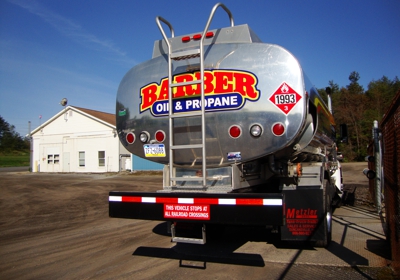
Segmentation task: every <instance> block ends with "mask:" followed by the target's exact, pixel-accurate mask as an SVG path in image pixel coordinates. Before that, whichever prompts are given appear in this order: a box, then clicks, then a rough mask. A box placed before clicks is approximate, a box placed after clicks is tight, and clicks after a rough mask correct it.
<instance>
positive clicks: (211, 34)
mask: <svg viewBox="0 0 400 280" xmlns="http://www.w3.org/2000/svg"><path fill="white" fill-rule="evenodd" d="M211 37H214V32H212V31H209V32H207V34H206V38H211Z"/></svg>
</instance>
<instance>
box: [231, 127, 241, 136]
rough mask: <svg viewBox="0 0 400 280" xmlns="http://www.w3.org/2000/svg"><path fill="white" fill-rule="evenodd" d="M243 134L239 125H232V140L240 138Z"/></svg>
mask: <svg viewBox="0 0 400 280" xmlns="http://www.w3.org/2000/svg"><path fill="white" fill-rule="evenodd" d="M241 134H242V129H241V128H240V126H238V125H232V126H231V127H230V128H229V135H230V136H231V137H232V138H238V137H239V136H240V135H241Z"/></svg>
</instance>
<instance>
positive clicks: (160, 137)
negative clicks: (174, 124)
mask: <svg viewBox="0 0 400 280" xmlns="http://www.w3.org/2000/svg"><path fill="white" fill-rule="evenodd" d="M155 138H156V140H157V142H164V140H165V132H164V131H162V130H157V131H156V133H155Z"/></svg>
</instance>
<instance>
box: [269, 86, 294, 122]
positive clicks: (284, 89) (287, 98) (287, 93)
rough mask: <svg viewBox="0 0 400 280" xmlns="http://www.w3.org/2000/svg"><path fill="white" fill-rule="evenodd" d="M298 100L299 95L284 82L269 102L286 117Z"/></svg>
mask: <svg viewBox="0 0 400 280" xmlns="http://www.w3.org/2000/svg"><path fill="white" fill-rule="evenodd" d="M300 99H301V95H300V94H298V93H297V92H296V91H295V90H294V89H292V88H291V87H290V86H289V85H288V84H287V83H285V82H283V83H282V84H281V85H280V86H279V87H278V89H277V90H276V91H275V92H274V93H273V94H272V95H271V97H270V98H269V100H270V101H271V102H272V103H274V105H275V106H276V107H278V108H279V109H281V111H282V112H283V113H285V114H286V115H287V114H289V112H290V111H291V110H292V108H293V107H294V106H295V105H296V104H297V102H299V101H300Z"/></svg>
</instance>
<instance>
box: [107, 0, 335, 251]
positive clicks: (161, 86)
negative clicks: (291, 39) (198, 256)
mask: <svg viewBox="0 0 400 280" xmlns="http://www.w3.org/2000/svg"><path fill="white" fill-rule="evenodd" d="M218 8H222V9H224V10H225V11H226V12H227V14H228V19H229V21H230V24H229V26H228V27H226V28H220V29H215V30H209V26H210V23H211V21H212V19H213V17H214V13H215V11H216V10H217V9H218ZM156 23H157V25H158V27H159V29H160V31H161V34H162V39H161V40H158V41H156V42H155V43H154V49H153V57H152V58H151V59H150V60H148V61H145V62H143V63H141V64H139V65H136V66H135V67H133V68H132V69H131V70H130V71H129V72H128V73H127V74H126V75H125V76H124V78H123V79H122V81H121V83H120V86H119V89H118V93H117V105H116V118H117V119H116V122H117V131H118V135H119V138H120V141H121V142H122V143H123V145H124V146H125V147H126V149H128V150H129V151H130V152H131V153H133V154H134V155H136V156H139V157H142V158H145V159H148V160H151V161H154V162H158V163H161V164H164V172H163V174H164V175H163V189H161V190H159V191H158V192H152V193H143V192H121V191H112V192H110V193H109V215H110V217H116V218H132V219H145V220H160V221H167V222H168V224H169V225H170V227H171V228H170V229H171V234H172V240H173V241H175V242H189V243H200V244H203V243H205V241H206V226H207V225H208V224H219V225H244V226H245V225H251V226H258V225H259V226H269V227H271V228H272V229H274V231H275V232H278V233H279V234H280V237H281V239H282V240H294V241H299V240H300V241H311V242H314V243H315V244H316V245H318V246H326V245H327V244H328V243H329V241H330V236H331V225H332V222H331V214H332V203H333V202H334V201H335V200H336V199H339V198H340V197H341V194H342V189H341V188H342V185H341V170H340V164H339V162H338V161H337V160H336V145H335V128H334V125H335V124H334V120H333V117H332V114H331V110H330V108H328V107H327V106H326V105H325V103H324V101H323V100H322V99H321V97H320V95H319V94H318V91H317V90H316V89H315V88H314V87H313V85H312V84H311V82H310V81H309V80H308V78H307V77H306V75H305V73H304V72H303V70H302V68H301V66H300V64H299V62H298V60H297V59H296V58H295V57H294V56H293V55H292V54H291V53H290V52H289V51H287V50H286V49H284V48H283V47H281V46H278V45H274V44H267V43H262V42H261V40H260V39H259V38H258V37H257V35H256V34H255V33H254V32H253V31H252V30H251V29H250V28H249V26H247V25H239V26H235V25H234V20H233V17H232V14H231V12H230V11H229V10H228V8H227V7H226V6H225V5H223V4H221V3H218V4H216V5H215V6H214V7H213V9H212V11H211V14H210V17H209V19H208V21H207V23H206V26H205V29H204V30H203V31H202V32H198V33H193V34H187V35H183V36H175V33H174V29H173V27H172V25H171V24H170V23H169V22H168V21H167V20H165V19H164V18H162V17H157V18H156ZM165 27H168V28H167V32H166V30H165V29H164V28H165ZM167 34H170V35H169V37H168V36H167ZM182 224H184V225H187V224H193V225H195V227H194V228H196V226H197V225H198V226H199V227H200V228H201V229H200V230H199V235H200V236H199V237H193V236H185V235H182V234H180V233H179V227H180V225H182Z"/></svg>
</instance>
